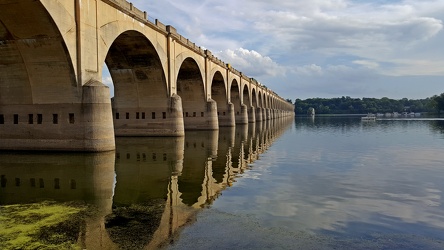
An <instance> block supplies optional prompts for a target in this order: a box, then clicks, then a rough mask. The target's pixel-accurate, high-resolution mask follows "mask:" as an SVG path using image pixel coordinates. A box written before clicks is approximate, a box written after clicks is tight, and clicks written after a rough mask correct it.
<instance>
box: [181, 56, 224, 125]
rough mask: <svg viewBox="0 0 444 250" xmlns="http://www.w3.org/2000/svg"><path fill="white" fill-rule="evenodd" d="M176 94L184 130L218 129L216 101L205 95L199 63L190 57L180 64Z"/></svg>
mask: <svg viewBox="0 0 444 250" xmlns="http://www.w3.org/2000/svg"><path fill="white" fill-rule="evenodd" d="M177 94H178V95H179V96H180V97H181V99H182V107H183V120H184V126H185V130H215V129H218V128H219V126H218V120H217V107H216V102H215V101H213V100H211V99H209V100H207V98H206V95H205V88H204V80H203V78H202V75H201V71H200V69H199V65H198V64H197V63H196V61H195V60H194V59H192V58H191V57H188V58H186V59H185V60H184V61H183V62H182V65H181V66H180V69H179V73H178V76H177Z"/></svg>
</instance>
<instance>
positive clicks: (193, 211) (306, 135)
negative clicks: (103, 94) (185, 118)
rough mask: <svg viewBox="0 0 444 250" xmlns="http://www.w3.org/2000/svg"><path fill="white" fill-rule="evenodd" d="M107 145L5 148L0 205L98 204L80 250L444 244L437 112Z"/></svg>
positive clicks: (443, 130) (442, 130)
mask: <svg viewBox="0 0 444 250" xmlns="http://www.w3.org/2000/svg"><path fill="white" fill-rule="evenodd" d="M116 143H117V150H116V152H108V153H101V154H37V153H33V154H29V153H8V152H4V153H1V154H0V175H1V186H0V204H1V205H3V206H6V205H11V204H26V203H31V202H41V201H44V200H52V201H56V202H60V203H66V202H71V201H82V202H83V203H85V204H87V205H88V209H90V210H94V211H95V213H93V214H90V215H88V216H83V217H81V218H82V219H81V220H82V223H81V226H79V227H78V228H77V227H76V228H74V229H72V228H71V230H75V233H76V234H75V235H78V237H77V236H76V237H77V238H76V239H77V240H76V241H77V242H76V244H78V245H79V246H81V247H84V248H88V249H118V248H124V249H142V248H145V249H155V248H171V249H209V248H216V249H228V248H230V249H233V248H250V249H264V248H273V249H275V248H281V249H294V248H299V249H444V205H443V198H442V192H443V191H444V120H381V121H379V120H378V121H376V122H364V123H363V122H361V121H360V119H359V118H315V119H314V120H313V119H310V118H297V119H296V120H295V121H293V120H287V121H278V122H277V121H275V122H264V123H260V124H258V125H256V126H252V125H250V126H244V127H236V129H235V130H233V129H222V130H221V131H219V132H188V133H187V134H186V137H185V138H118V139H117V142H116ZM0 217H1V216H0ZM0 219H1V218H0ZM2 237H3V238H2ZM4 238H5V236H4V235H3V236H2V229H0V239H2V241H5V239H4ZM0 246H1V245H0Z"/></svg>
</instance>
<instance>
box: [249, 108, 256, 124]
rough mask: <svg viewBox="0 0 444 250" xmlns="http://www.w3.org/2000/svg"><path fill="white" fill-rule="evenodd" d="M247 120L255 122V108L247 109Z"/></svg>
mask: <svg viewBox="0 0 444 250" xmlns="http://www.w3.org/2000/svg"><path fill="white" fill-rule="evenodd" d="M248 122H249V123H254V122H256V108H255V107H250V108H249V110H248Z"/></svg>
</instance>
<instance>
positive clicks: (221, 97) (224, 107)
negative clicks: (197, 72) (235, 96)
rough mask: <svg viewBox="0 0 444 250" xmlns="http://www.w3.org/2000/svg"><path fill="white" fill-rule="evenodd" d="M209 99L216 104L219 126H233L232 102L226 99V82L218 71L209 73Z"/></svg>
mask: <svg viewBox="0 0 444 250" xmlns="http://www.w3.org/2000/svg"><path fill="white" fill-rule="evenodd" d="M211 75H212V76H213V77H212V80H211V99H213V100H214V101H215V102H216V104H217V116H218V119H219V126H221V127H233V126H234V125H235V123H234V110H233V104H232V103H230V102H229V100H228V93H227V84H226V82H225V79H224V77H223V75H222V73H221V72H220V71H216V72H214V73H213V74H211Z"/></svg>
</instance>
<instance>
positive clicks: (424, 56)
mask: <svg viewBox="0 0 444 250" xmlns="http://www.w3.org/2000/svg"><path fill="white" fill-rule="evenodd" d="M132 2H133V4H134V5H135V6H136V7H137V8H139V9H142V10H145V11H147V13H148V15H149V16H150V19H151V18H154V19H159V20H160V21H161V22H162V23H165V24H169V25H172V26H174V27H175V28H176V29H177V31H178V32H179V33H180V34H181V35H183V36H185V37H187V38H188V39H190V40H191V41H193V42H195V43H196V44H197V45H199V46H201V47H203V48H205V49H209V50H210V51H211V52H212V53H213V54H215V55H216V56H217V57H219V58H220V59H222V60H223V61H224V62H226V63H230V64H231V65H232V66H233V67H234V68H236V69H238V70H239V71H241V72H243V73H245V74H246V75H248V76H249V77H254V78H255V79H257V80H258V81H259V82H261V83H262V84H264V85H266V86H267V87H269V88H271V89H273V90H274V91H275V92H276V93H277V94H279V95H280V96H282V97H283V98H289V99H292V100H294V99H296V98H300V99H306V98H311V97H341V96H351V97H357V98H362V97H377V98H380V97H384V96H385V97H389V98H394V99H400V98H403V97H406V98H409V99H419V98H426V97H430V96H433V95H437V94H440V93H443V92H444V0H414V1H413V0H394V1H388V0H386V1H383V0H378V1H366V0H354V1H353V0H310V1H306V0H287V1H285V0H279V1H278V0H255V1H253V0H243V1H239V0H224V1H218V0H204V1H195V0H181V1H178V0H176V1H172V0H162V1H146V0H133V1H132ZM105 82H106V80H105Z"/></svg>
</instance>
